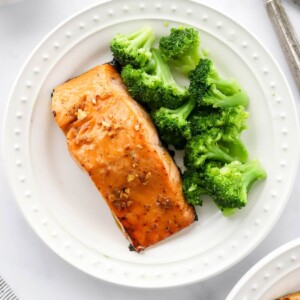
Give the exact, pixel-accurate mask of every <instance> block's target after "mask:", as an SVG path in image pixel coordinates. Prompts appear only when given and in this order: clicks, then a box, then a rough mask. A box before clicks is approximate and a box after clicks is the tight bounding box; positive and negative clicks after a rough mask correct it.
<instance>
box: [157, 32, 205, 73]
mask: <svg viewBox="0 0 300 300" xmlns="http://www.w3.org/2000/svg"><path fill="white" fill-rule="evenodd" d="M159 48H160V49H161V51H162V57H163V59H164V60H165V61H167V62H169V63H170V65H172V66H174V67H175V68H176V69H178V70H179V71H180V72H182V73H183V74H185V75H187V74H188V73H189V72H190V71H191V70H194V69H195V68H196V66H197V64H198V63H199V61H200V59H201V58H204V54H203V52H202V50H201V48H200V38H199V35H198V32H197V30H195V29H194V28H191V27H186V28H184V27H182V26H180V27H179V28H172V29H171V33H170V35H169V36H166V37H162V38H161V39H160V41H159Z"/></svg>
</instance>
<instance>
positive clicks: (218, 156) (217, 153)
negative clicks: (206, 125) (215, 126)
mask: <svg viewBox="0 0 300 300" xmlns="http://www.w3.org/2000/svg"><path fill="white" fill-rule="evenodd" d="M203 156H204V157H205V158H206V159H207V158H208V159H213V160H220V161H224V162H226V163H230V162H232V161H233V160H234V158H233V157H232V156H231V155H229V154H228V150H227V149H226V148H225V147H223V146H221V145H218V146H212V147H210V148H209V153H207V154H204V155H203Z"/></svg>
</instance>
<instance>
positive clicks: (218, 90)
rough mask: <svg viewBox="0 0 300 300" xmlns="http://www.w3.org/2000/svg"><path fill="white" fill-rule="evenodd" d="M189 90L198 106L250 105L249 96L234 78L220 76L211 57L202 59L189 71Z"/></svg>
mask: <svg viewBox="0 0 300 300" xmlns="http://www.w3.org/2000/svg"><path fill="white" fill-rule="evenodd" d="M189 78H190V86H189V92H190V94H191V95H192V96H193V97H194V98H195V99H196V101H197V104H198V106H203V105H204V106H205V105H209V106H212V107H228V106H236V105H242V106H244V107H246V106H247V105H248V96H247V94H246V93H245V92H244V91H243V90H242V89H241V87H240V86H239V85H238V83H237V82H236V81H234V80H231V81H227V80H224V79H222V78H220V77H219V75H218V73H217V71H216V70H215V68H214V66H213V63H212V61H211V60H209V59H201V60H200V62H199V64H198V65H197V67H196V69H195V70H193V71H191V72H190V73H189Z"/></svg>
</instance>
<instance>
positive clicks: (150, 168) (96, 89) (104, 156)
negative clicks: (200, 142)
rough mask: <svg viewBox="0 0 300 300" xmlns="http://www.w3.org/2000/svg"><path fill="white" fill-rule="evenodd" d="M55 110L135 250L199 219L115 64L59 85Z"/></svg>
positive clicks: (78, 158)
mask: <svg viewBox="0 0 300 300" xmlns="http://www.w3.org/2000/svg"><path fill="white" fill-rule="evenodd" d="M52 112H53V115H54V118H55V121H56V122H57V124H58V126H59V127H60V128H61V129H62V130H63V132H64V133H65V135H66V138H67V144H68V148H69V152H70V153H71V155H72V156H73V158H74V159H75V161H76V162H77V163H78V164H79V165H80V166H81V167H82V168H83V169H84V170H85V171H86V172H87V173H88V174H89V176H90V177H91V179H92V180H93V182H94V184H95V186H96V187H97V189H98V190H99V192H100V193H101V194H102V196H103V198H104V199H105V201H106V203H107V205H108V206H109V208H110V209H111V211H112V213H113V215H114V216H115V218H116V220H117V221H118V223H119V225H120V227H121V229H122V231H123V233H124V234H125V236H126V237H127V239H128V240H129V241H130V243H131V245H132V247H133V248H134V250H136V251H137V252H140V251H141V250H143V249H145V248H146V247H149V246H151V245H154V244H156V243H157V242H159V241H161V240H163V239H165V238H167V237H168V236H170V235H172V234H174V233H176V232H178V231H179V230H181V229H183V228H185V227H187V226H189V225H190V224H191V223H193V222H194V220H195V211H194V208H193V207H192V206H191V205H189V204H187V202H186V201H185V199H184V196H183V192H182V188H181V178H180V173H179V171H178V168H177V167H176V165H175V163H174V162H173V160H172V158H171V157H170V155H169V153H168V152H167V151H166V150H165V149H164V148H163V147H162V145H161V143H160V141H159V137H158V134H157V131H156V129H155V127H154V125H153V123H152V121H151V119H150V117H149V116H148V114H147V113H146V112H145V111H144V109H143V108H142V107H141V106H140V105H139V104H138V103H137V102H136V101H134V100H133V99H132V97H131V96H130V95H129V94H128V92H127V89H126V87H125V85H124V84H123V81H122V78H121V76H120V75H119V74H118V72H117V71H116V70H115V69H114V67H113V66H111V65H109V64H105V65H100V66H97V67H95V68H93V69H91V70H89V71H88V72H86V73H84V74H82V75H80V76H78V77H76V78H73V79H71V80H69V81H67V82H65V83H64V84H62V85H60V86H58V87H56V88H55V89H54V91H53V95H52Z"/></svg>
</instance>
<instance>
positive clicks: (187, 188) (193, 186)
mask: <svg viewBox="0 0 300 300" xmlns="http://www.w3.org/2000/svg"><path fill="white" fill-rule="evenodd" d="M203 186H204V183H203V179H202V178H201V174H199V173H197V172H195V171H191V170H186V171H185V172H184V173H183V175H182V190H183V193H184V196H185V199H186V201H187V202H188V203H190V204H192V205H202V199H201V196H202V195H204V194H208V191H207V190H206V189H205V188H204V187H203Z"/></svg>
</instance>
